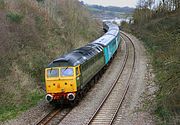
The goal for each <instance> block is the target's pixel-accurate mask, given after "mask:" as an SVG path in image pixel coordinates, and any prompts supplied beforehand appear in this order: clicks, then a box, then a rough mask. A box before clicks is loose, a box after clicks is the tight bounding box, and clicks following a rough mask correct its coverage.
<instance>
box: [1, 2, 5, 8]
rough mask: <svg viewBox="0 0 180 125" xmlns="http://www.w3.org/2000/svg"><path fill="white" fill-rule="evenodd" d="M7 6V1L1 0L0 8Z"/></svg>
mask: <svg viewBox="0 0 180 125" xmlns="http://www.w3.org/2000/svg"><path fill="white" fill-rule="evenodd" d="M4 8H5V2H4V0H0V9H4Z"/></svg>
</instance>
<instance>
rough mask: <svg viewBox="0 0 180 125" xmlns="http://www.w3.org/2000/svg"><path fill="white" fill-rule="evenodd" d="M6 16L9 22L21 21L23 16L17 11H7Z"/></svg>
mask: <svg viewBox="0 0 180 125" xmlns="http://www.w3.org/2000/svg"><path fill="white" fill-rule="evenodd" d="M6 17H7V19H8V20H9V21H11V22H15V23H21V22H22V19H23V17H24V16H23V15H22V14H20V13H18V12H9V13H8V14H7V15H6Z"/></svg>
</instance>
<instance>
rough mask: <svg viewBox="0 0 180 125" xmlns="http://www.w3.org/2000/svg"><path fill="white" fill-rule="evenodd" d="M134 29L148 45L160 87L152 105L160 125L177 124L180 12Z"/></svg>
mask: <svg viewBox="0 0 180 125" xmlns="http://www.w3.org/2000/svg"><path fill="white" fill-rule="evenodd" d="M131 28H132V32H133V33H134V34H135V35H136V36H138V37H139V38H140V39H141V40H142V41H143V42H144V44H145V46H146V48H147V50H148V51H149V53H150V55H151V57H152V65H153V68H154V73H155V75H156V77H155V83H156V85H157V86H158V88H159V89H158V90H157V92H156V93H155V95H156V97H155V100H154V102H153V105H151V106H150V107H155V108H154V111H153V113H154V114H155V115H156V116H157V118H158V120H157V124H163V125H166V124H178V123H179V116H180V82H179V81H180V12H179V11H178V10H177V11H176V12H171V13H169V14H167V15H166V16H163V17H161V18H155V19H152V20H150V21H148V22H145V23H144V24H142V25H133V26H132V27H131Z"/></svg>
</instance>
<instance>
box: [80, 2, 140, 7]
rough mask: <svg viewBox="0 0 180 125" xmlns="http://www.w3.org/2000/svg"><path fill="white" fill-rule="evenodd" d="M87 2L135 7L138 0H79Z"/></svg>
mask: <svg viewBox="0 0 180 125" xmlns="http://www.w3.org/2000/svg"><path fill="white" fill-rule="evenodd" d="M79 1H83V2H84V3H87V4H96V5H102V6H118V7H125V6H129V7H134V8H135V7H136V4H137V1H138V0H79Z"/></svg>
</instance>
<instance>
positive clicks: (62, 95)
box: [45, 22, 120, 104]
mask: <svg viewBox="0 0 180 125" xmlns="http://www.w3.org/2000/svg"><path fill="white" fill-rule="evenodd" d="M103 29H104V30H105V34H104V35H103V36H102V37H100V38H98V39H97V40H95V41H93V42H91V43H89V44H87V45H85V46H83V47H81V48H78V49H75V50H72V51H71V52H70V53H67V54H65V55H62V56H60V57H59V58H57V59H55V60H53V61H52V62H51V63H50V64H49V65H48V67H47V68H46V69H45V87H46V92H47V95H46V97H45V98H46V100H47V101H48V102H50V103H53V104H56V103H57V104H59V103H61V104H64V103H68V104H75V103H76V102H77V101H78V100H79V99H80V98H82V96H83V95H84V93H86V92H87V90H88V89H89V88H90V86H91V85H93V84H94V83H95V81H96V79H97V77H98V76H99V74H101V72H102V71H103V68H104V67H105V66H106V65H108V63H109V62H110V60H111V59H112V57H113V56H114V54H115V53H116V51H117V49H118V47H119V45H120V31H119V27H118V26H117V25H116V24H113V23H111V22H104V23H103Z"/></svg>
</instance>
